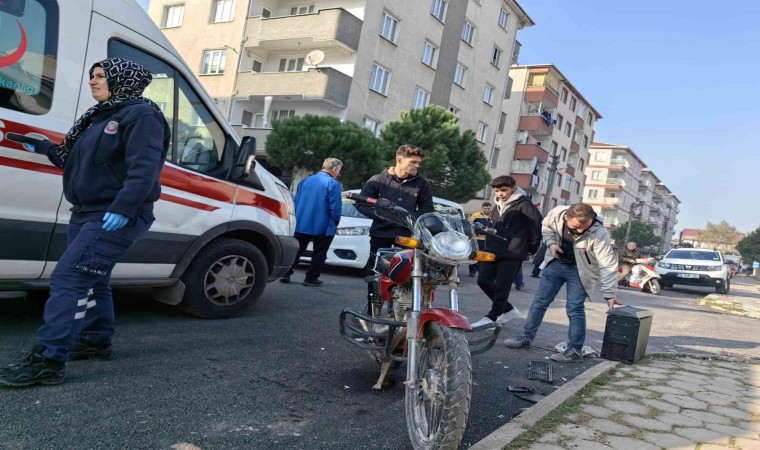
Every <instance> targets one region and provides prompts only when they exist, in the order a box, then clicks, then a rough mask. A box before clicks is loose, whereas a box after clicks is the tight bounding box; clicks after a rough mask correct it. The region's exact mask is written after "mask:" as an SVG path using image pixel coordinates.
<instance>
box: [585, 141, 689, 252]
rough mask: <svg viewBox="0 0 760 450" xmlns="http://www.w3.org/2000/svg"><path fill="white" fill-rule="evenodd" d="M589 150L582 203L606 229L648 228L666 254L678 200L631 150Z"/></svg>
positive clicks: (595, 145) (600, 145)
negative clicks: (634, 222)
mask: <svg viewBox="0 0 760 450" xmlns="http://www.w3.org/2000/svg"><path fill="white" fill-rule="evenodd" d="M589 148H590V159H589V161H588V165H587V166H586V177H587V182H586V187H585V188H584V190H583V201H584V202H586V203H588V204H590V205H591V206H593V207H594V210H595V211H596V212H597V214H599V217H600V218H601V219H602V221H603V222H604V224H605V226H607V227H610V228H613V227H616V226H619V225H622V224H625V223H627V222H628V221H629V220H640V221H643V222H647V223H649V224H651V225H652V229H653V231H654V234H656V235H658V236H661V237H662V238H663V247H662V250H661V251H667V250H668V249H669V248H670V241H671V238H672V235H673V232H674V228H675V225H676V223H678V219H677V217H676V216H677V215H678V212H679V211H680V210H679V205H680V203H681V202H680V200H678V197H676V196H675V195H674V194H673V193H672V192H671V191H670V189H668V187H667V186H666V185H665V184H664V183H663V182H662V181H661V180H660V179H659V178H658V177H657V175H655V174H654V172H652V170H651V169H649V168H648V167H647V166H646V164H645V163H644V161H643V160H642V159H641V158H639V156H638V155H637V154H636V152H634V151H633V149H631V148H630V147H628V146H625V145H617V144H608V143H604V142H592V143H591V145H590V147H589Z"/></svg>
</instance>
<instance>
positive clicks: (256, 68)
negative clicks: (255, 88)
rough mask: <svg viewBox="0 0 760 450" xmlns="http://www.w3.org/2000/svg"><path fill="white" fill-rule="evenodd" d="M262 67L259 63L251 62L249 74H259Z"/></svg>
mask: <svg viewBox="0 0 760 450" xmlns="http://www.w3.org/2000/svg"><path fill="white" fill-rule="evenodd" d="M263 67H264V65H263V64H262V63H261V61H258V60H255V59H254V60H253V64H251V72H255V73H261V69H262V68H263Z"/></svg>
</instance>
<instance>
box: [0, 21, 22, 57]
mask: <svg viewBox="0 0 760 450" xmlns="http://www.w3.org/2000/svg"><path fill="white" fill-rule="evenodd" d="M18 29H19V30H21V42H20V43H19V44H18V48H17V49H16V51H15V52H13V53H11V54H10V55H7V56H1V57H0V67H8V66H12V65H13V64H16V63H17V62H19V60H21V57H23V56H24V53H26V31H24V27H22V26H21V22H18Z"/></svg>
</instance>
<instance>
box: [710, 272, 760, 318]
mask: <svg viewBox="0 0 760 450" xmlns="http://www.w3.org/2000/svg"><path fill="white" fill-rule="evenodd" d="M699 304H700V305H701V306H707V307H709V308H712V309H715V310H717V311H720V312H724V313H727V314H733V315H736V316H743V317H752V318H754V319H760V281H758V280H756V279H754V278H751V277H747V276H743V275H736V276H734V277H733V278H732V279H731V289H730V290H729V293H728V294H725V295H724V294H710V295H708V296H706V297H705V298H703V299H702V300H701V301H700V302H699Z"/></svg>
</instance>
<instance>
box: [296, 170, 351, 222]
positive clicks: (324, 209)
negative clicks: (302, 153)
mask: <svg viewBox="0 0 760 450" xmlns="http://www.w3.org/2000/svg"><path fill="white" fill-rule="evenodd" d="M340 193H341V188H340V183H338V182H337V181H336V180H335V178H333V177H332V176H330V174H329V173H326V172H319V173H316V174H314V175H312V176H310V177H308V178H306V179H305V180H303V181H301V183H300V184H299V185H298V189H297V191H296V198H295V204H296V233H303V234H310V235H312V236H335V229H336V228H337V227H338V222H340V211H341V199H340Z"/></svg>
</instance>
